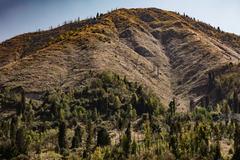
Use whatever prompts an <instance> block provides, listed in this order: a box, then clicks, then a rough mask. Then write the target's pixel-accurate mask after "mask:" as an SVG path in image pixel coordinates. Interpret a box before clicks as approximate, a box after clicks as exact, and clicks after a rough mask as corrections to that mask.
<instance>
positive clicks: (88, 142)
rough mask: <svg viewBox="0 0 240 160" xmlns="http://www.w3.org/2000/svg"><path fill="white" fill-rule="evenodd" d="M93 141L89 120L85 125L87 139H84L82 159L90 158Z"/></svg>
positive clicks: (92, 131) (91, 125)
mask: <svg viewBox="0 0 240 160" xmlns="http://www.w3.org/2000/svg"><path fill="white" fill-rule="evenodd" d="M93 140H94V128H93V124H92V122H91V121H90V120H89V121H88V124H87V139H86V149H85V151H84V158H87V157H89V156H90V154H91V152H92V145H93Z"/></svg>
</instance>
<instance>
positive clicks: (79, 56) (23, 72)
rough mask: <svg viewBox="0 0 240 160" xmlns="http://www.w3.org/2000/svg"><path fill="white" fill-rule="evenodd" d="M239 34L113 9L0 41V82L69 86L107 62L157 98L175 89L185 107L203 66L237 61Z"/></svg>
mask: <svg viewBox="0 0 240 160" xmlns="http://www.w3.org/2000/svg"><path fill="white" fill-rule="evenodd" d="M239 42H240V38H239V37H238V36H236V35H233V34H229V33H224V32H222V31H219V30H217V29H215V28H213V27H211V26H209V25H207V24H204V23H202V22H198V21H195V20H193V19H192V18H189V17H186V16H181V15H179V14H177V13H174V12H168V11H164V10H159V9H155V8H150V9H130V10H127V9H119V10H116V11H113V12H111V13H108V14H105V15H102V16H100V17H98V18H96V19H88V20H84V21H80V22H74V23H71V24H66V25H64V26H62V27H59V28H56V29H53V30H49V31H43V32H37V33H29V34H24V35H20V36H17V37H15V38H13V39H10V40H8V41H6V42H3V43H2V44H0V86H19V85H21V86H23V87H24V88H25V89H26V90H27V92H29V93H41V92H42V91H44V90H47V89H49V88H54V87H63V88H69V87H74V86H76V85H78V84H79V83H80V82H81V81H83V80H84V79H86V74H87V73H88V72H89V71H90V70H91V71H94V72H101V71H104V70H111V71H114V72H117V73H118V74H120V75H122V76H127V77H128V78H129V79H131V80H134V81H138V82H140V83H142V84H144V85H146V86H148V87H149V88H150V89H151V90H152V91H153V92H155V93H156V94H157V95H158V96H159V97H160V98H161V99H162V102H163V104H165V105H167V104H168V102H169V101H170V99H172V98H173V97H176V99H177V100H178V102H179V104H180V105H179V110H180V111H186V110H187V106H188V104H189V98H191V97H192V98H195V99H198V98H199V97H201V96H203V95H204V94H205V93H206V83H207V73H208V72H209V71H210V70H212V69H215V68H218V67H220V66H222V65H224V64H226V63H229V62H233V63H237V62H238V61H239V58H240V55H239V53H240V43H239ZM30 95H31V94H30ZM32 96H33V94H32Z"/></svg>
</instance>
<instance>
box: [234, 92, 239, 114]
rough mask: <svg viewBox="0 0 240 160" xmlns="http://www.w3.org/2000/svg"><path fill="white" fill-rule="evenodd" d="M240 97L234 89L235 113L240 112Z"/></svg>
mask: <svg viewBox="0 0 240 160" xmlns="http://www.w3.org/2000/svg"><path fill="white" fill-rule="evenodd" d="M239 106H240V105H239V99H238V93H237V91H234V93H233V109H234V112H235V113H239V112H240V109H239V108H240V107H239Z"/></svg>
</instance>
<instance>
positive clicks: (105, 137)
mask: <svg viewBox="0 0 240 160" xmlns="http://www.w3.org/2000/svg"><path fill="white" fill-rule="evenodd" d="M110 144H111V139H110V136H109V133H108V131H107V130H106V129H105V128H104V127H100V128H99V130H98V132H97V146H101V147H103V146H107V145H110Z"/></svg>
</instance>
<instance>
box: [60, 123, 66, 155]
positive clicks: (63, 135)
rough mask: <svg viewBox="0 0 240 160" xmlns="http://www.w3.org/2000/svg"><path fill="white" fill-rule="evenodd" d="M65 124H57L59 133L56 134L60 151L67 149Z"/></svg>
mask: <svg viewBox="0 0 240 160" xmlns="http://www.w3.org/2000/svg"><path fill="white" fill-rule="evenodd" d="M66 131H67V128H66V122H65V121H61V122H60V124H59V132H58V145H59V148H60V150H63V149H66V148H67V137H66Z"/></svg>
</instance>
